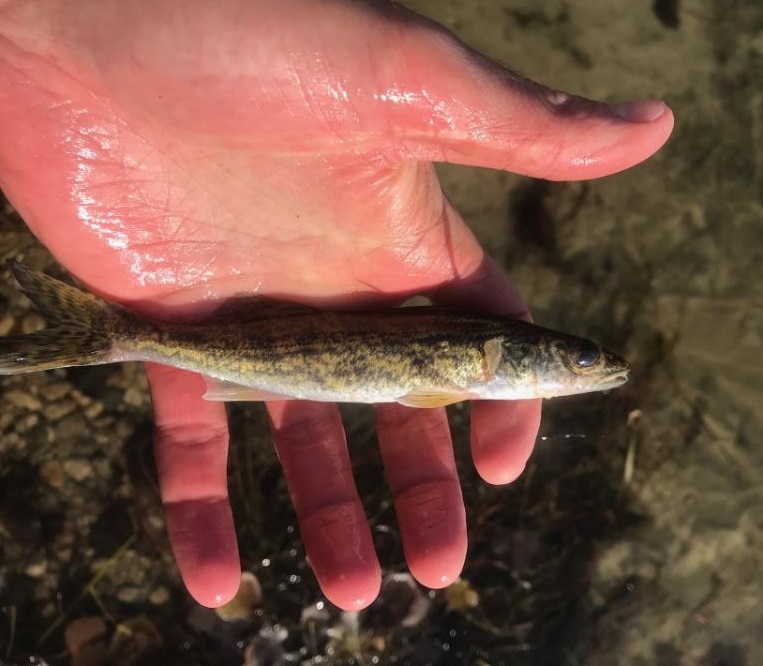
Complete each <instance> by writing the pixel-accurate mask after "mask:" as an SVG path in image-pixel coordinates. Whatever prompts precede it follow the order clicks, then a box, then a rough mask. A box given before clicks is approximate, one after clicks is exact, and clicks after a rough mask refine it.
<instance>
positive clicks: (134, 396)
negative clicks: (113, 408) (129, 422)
mask: <svg viewBox="0 0 763 666" xmlns="http://www.w3.org/2000/svg"><path fill="white" fill-rule="evenodd" d="M123 400H124V403H125V404H126V405H129V406H130V407H142V406H143V392H142V391H139V390H138V389H136V388H135V387H134V386H131V387H130V388H128V389H127V390H126V391H125V394H124V398H123Z"/></svg>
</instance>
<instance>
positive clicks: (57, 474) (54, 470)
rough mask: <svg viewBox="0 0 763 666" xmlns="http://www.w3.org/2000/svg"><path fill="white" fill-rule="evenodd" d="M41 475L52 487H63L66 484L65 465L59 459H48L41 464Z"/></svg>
mask: <svg viewBox="0 0 763 666" xmlns="http://www.w3.org/2000/svg"><path fill="white" fill-rule="evenodd" d="M40 477H41V478H42V480H43V481H45V483H47V484H48V485H49V486H50V487H51V488H62V487H63V485H64V478H65V477H64V467H63V465H62V464H61V462H60V461H58V460H46V461H45V462H44V463H42V465H40Z"/></svg>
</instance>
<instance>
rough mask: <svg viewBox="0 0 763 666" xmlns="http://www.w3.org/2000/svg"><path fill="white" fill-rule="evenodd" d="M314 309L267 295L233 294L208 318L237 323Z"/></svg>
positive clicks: (302, 312) (285, 315)
mask: <svg viewBox="0 0 763 666" xmlns="http://www.w3.org/2000/svg"><path fill="white" fill-rule="evenodd" d="M315 311H316V310H315V309H314V308H311V307H310V306H308V305H302V304H300V303H288V302H285V301H276V300H274V299H272V298H268V297H267V296H245V297H237V296H234V297H233V298H230V299H228V300H227V301H225V303H223V304H222V305H221V306H220V307H219V308H217V309H216V310H215V311H214V312H213V313H212V314H211V315H210V316H209V317H208V319H209V320H211V321H212V322H215V323H239V322H250V321H257V320H260V319H268V318H269V317H288V316H292V315H301V314H305V313H308V312H315Z"/></svg>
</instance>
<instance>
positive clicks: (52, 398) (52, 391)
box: [43, 382, 72, 402]
mask: <svg viewBox="0 0 763 666" xmlns="http://www.w3.org/2000/svg"><path fill="white" fill-rule="evenodd" d="M43 391H44V392H45V400H46V401H48V402H57V401H59V400H61V398H63V397H65V396H67V395H69V394H70V393H71V391H72V389H71V386H69V384H67V383H66V382H51V383H50V384H48V385H47V386H46V387H44V389H43Z"/></svg>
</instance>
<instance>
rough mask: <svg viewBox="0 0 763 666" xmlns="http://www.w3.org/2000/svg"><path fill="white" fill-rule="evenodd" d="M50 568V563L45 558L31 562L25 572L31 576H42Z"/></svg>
mask: <svg viewBox="0 0 763 666" xmlns="http://www.w3.org/2000/svg"><path fill="white" fill-rule="evenodd" d="M47 570H48V563H47V561H46V560H45V558H42V559H40V560H37V561H34V562H30V563H29V564H28V565H27V567H26V569H24V573H25V574H26V575H27V576H29V577H30V578H40V577H41V576H42V575H43V574H44V573H45V572H46V571H47Z"/></svg>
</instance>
